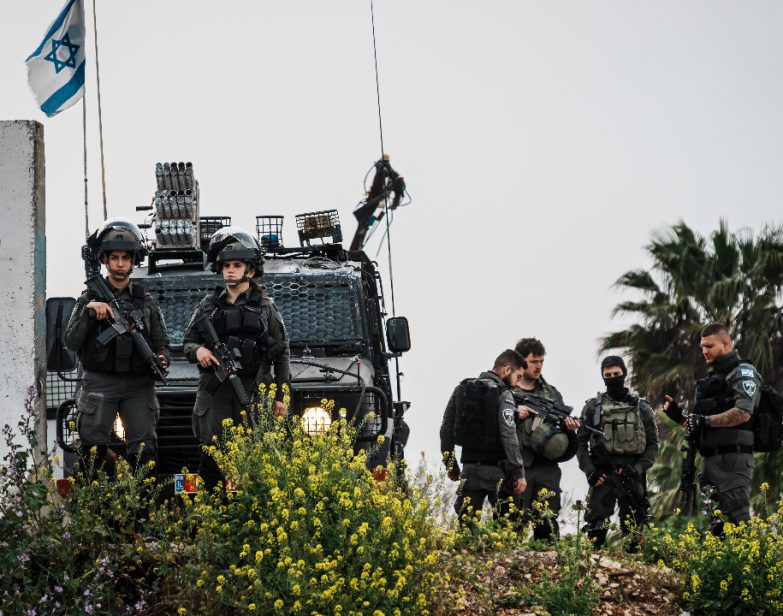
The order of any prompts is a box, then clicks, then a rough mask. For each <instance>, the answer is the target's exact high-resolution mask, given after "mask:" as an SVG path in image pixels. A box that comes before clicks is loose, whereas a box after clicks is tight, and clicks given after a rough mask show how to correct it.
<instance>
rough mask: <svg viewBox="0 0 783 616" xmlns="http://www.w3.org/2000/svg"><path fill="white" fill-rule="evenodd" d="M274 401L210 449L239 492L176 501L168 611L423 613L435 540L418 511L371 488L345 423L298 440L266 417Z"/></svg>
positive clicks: (397, 493)
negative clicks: (179, 550) (179, 517)
mask: <svg viewBox="0 0 783 616" xmlns="http://www.w3.org/2000/svg"><path fill="white" fill-rule="evenodd" d="M273 399H274V392H270V395H269V397H268V399H267V400H266V401H265V403H264V404H263V405H262V407H261V408H260V409H258V411H257V412H256V413H252V414H251V415H252V416H246V417H245V419H246V421H244V422H243V424H242V425H238V426H235V425H232V423H231V422H230V421H227V422H226V424H225V427H226V436H225V438H224V440H223V442H222V443H220V444H215V445H213V446H211V447H210V448H209V450H210V453H211V455H212V456H213V457H214V458H215V460H216V461H217V463H218V466H219V467H220V469H221V471H222V472H223V473H224V474H225V476H226V478H227V479H228V480H229V482H230V483H233V484H234V485H236V486H237V488H238V489H237V492H236V493H235V494H227V495H223V494H220V493H219V494H216V495H203V494H201V495H198V496H196V497H195V498H193V499H192V500H191V499H190V498H189V497H188V498H186V499H185V501H184V503H185V508H186V511H187V514H188V515H187V519H184V520H183V522H182V523H181V524H180V525H179V527H178V528H179V532H180V539H181V540H182V541H186V540H187V536H188V535H189V534H192V535H194V537H195V540H194V541H193V546H192V550H191V551H190V552H188V554H187V559H186V561H185V562H183V564H182V567H181V568H180V571H179V573H178V575H179V576H180V579H181V583H180V584H179V585H178V586H179V588H180V589H181V593H180V594H179V596H178V597H177V602H178V603H179V604H180V605H182V607H183V608H185V609H187V610H189V611H191V610H192V611H198V612H205V613H217V612H221V613H224V612H225V610H226V609H236V610H238V611H242V612H244V613H247V612H251V613H252V612H257V613H270V612H272V611H275V612H279V613H285V614H313V613H326V612H328V613H330V614H346V615H351V614H357V615H358V614H403V613H414V612H415V613H427V608H428V606H429V605H430V600H431V594H432V591H431V588H432V585H433V584H434V582H435V581H436V578H437V575H438V572H437V563H438V559H439V550H438V546H437V545H436V542H437V540H438V536H439V534H438V532H437V530H436V528H435V527H434V525H433V523H432V521H431V519H430V518H429V517H428V515H427V510H426V507H424V506H420V505H419V504H418V503H417V500H416V499H415V498H409V497H408V496H407V495H406V494H405V493H404V492H403V491H402V489H401V488H399V487H398V486H396V485H394V483H392V482H391V480H387V481H384V482H381V483H379V482H378V481H376V480H375V479H373V475H372V473H371V472H370V471H369V470H368V469H367V466H366V463H367V452H365V451H359V452H358V453H355V452H354V447H353V443H354V438H355V436H356V428H355V427H352V426H350V425H349V423H348V422H347V421H346V420H345V419H344V418H343V419H340V420H339V421H337V422H335V423H333V424H332V426H331V427H330V429H329V430H328V431H327V432H325V433H323V434H319V435H314V436H308V435H307V434H305V432H304V431H303V429H302V427H301V425H300V423H299V421H298V420H297V418H290V419H285V420H276V419H275V418H274V417H273V413H272V409H271V402H272V401H273ZM322 406H325V407H327V410H328V411H331V410H332V408H331V406H332V404H331V403H330V402H328V401H326V400H324V401H322ZM393 475H394V473H393V472H392V473H388V474H387V477H392V476H393Z"/></svg>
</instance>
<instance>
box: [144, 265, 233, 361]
mask: <svg viewBox="0 0 783 616" xmlns="http://www.w3.org/2000/svg"><path fill="white" fill-rule="evenodd" d="M218 281H219V279H218V278H217V277H215V276H214V275H212V276H210V277H209V278H196V277H187V278H186V277H181V278H169V279H163V278H161V279H160V280H145V281H144V288H146V289H147V290H148V291H149V292H150V293H152V296H153V297H154V298H155V300H156V301H157V302H158V305H159V306H160V310H161V312H162V313H163V320H164V321H165V323H166V330H167V331H168V334H169V340H170V341H171V346H172V347H181V346H182V339H183V338H184V337H185V330H186V329H187V327H188V324H189V323H190V318H191V317H192V316H193V312H194V311H195V310H196V306H198V304H199V302H200V301H201V300H202V299H204V298H205V297H206V296H207V294H209V293H212V292H213V291H214V290H215V285H216V284H217V283H218Z"/></svg>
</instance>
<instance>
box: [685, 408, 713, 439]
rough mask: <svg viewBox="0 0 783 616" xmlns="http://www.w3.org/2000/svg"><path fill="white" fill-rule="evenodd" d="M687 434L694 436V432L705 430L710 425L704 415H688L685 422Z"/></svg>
mask: <svg viewBox="0 0 783 616" xmlns="http://www.w3.org/2000/svg"><path fill="white" fill-rule="evenodd" d="M685 423H686V426H687V430H688V434H694V433H695V432H698V431H699V430H701V429H702V428H706V427H707V426H709V425H710V421H709V419H707V417H706V416H704V415H696V414H694V413H691V414H690V415H688V418H687V419H686V420H685Z"/></svg>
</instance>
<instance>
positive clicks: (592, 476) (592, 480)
mask: <svg viewBox="0 0 783 616" xmlns="http://www.w3.org/2000/svg"><path fill="white" fill-rule="evenodd" d="M601 475H603V473H602V472H601V471H599V470H592V471H590V472H589V473H588V474H587V483H588V484H589V485H590V486H591V487H594V486H595V484H596V483H598V480H599V479H600V478H601Z"/></svg>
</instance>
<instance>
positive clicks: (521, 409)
mask: <svg viewBox="0 0 783 616" xmlns="http://www.w3.org/2000/svg"><path fill="white" fill-rule="evenodd" d="M531 415H538V413H536V412H535V411H534V410H533V409H531V408H530V407H529V406H525V405H524V404H520V405H519V406H518V407H517V417H519V418H520V419H522V420H524V419H527V418H528V417H530V416H531Z"/></svg>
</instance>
